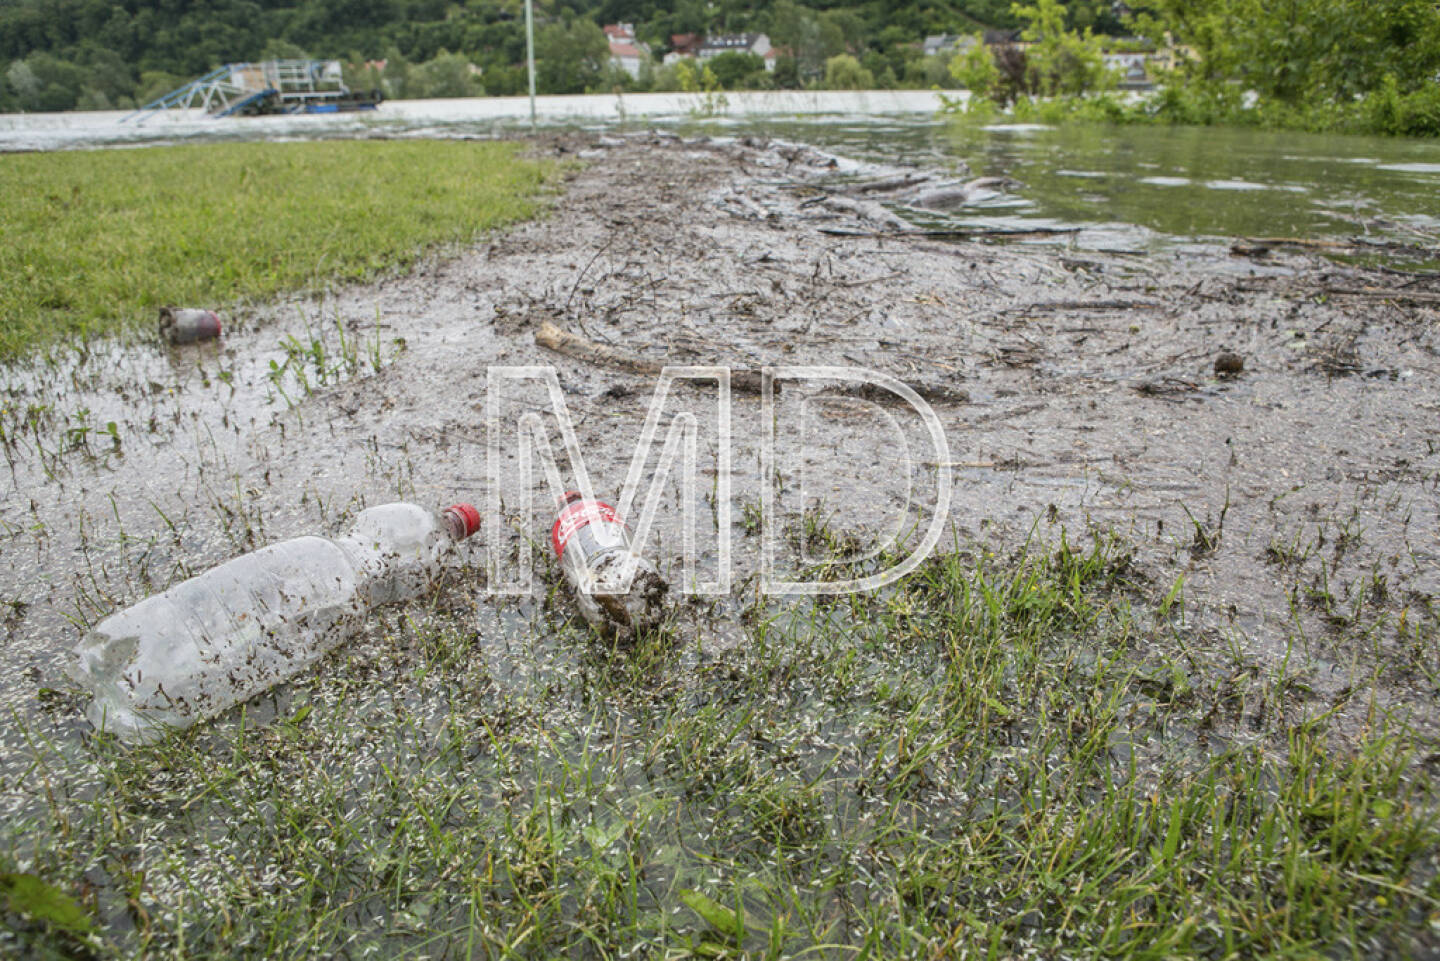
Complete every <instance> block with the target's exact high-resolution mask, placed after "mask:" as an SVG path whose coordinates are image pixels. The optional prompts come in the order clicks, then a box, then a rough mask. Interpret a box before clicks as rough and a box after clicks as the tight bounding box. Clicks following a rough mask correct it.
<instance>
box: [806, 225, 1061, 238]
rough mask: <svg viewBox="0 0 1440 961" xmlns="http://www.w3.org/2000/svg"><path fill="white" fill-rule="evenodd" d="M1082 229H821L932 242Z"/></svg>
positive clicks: (834, 233) (841, 234)
mask: <svg viewBox="0 0 1440 961" xmlns="http://www.w3.org/2000/svg"><path fill="white" fill-rule="evenodd" d="M1080 230H1081V228H1080V227H1035V228H1029V229H1026V230H1010V229H1008V228H990V227H976V228H974V229H970V228H954V229H946V230H888V231H887V230H847V229H844V228H840V227H821V228H820V233H822V234H826V235H828V236H831V237H881V238H892V237H893V238H895V239H897V240H906V239H917V240H919V239H930V240H975V239H981V240H983V239H984V238H986V237H1003V238H1005V239H1007V240H1022V239H1025V238H1033V237H1049V236H1052V235H1055V234H1074V233H1079V232H1080Z"/></svg>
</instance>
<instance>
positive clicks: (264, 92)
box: [121, 60, 380, 123]
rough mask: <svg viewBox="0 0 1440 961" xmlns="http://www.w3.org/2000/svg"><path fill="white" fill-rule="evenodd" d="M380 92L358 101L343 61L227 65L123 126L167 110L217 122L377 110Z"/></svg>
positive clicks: (145, 109)
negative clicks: (205, 115)
mask: <svg viewBox="0 0 1440 961" xmlns="http://www.w3.org/2000/svg"><path fill="white" fill-rule="evenodd" d="M379 100H380V97H379V94H378V92H375V93H373V94H371V95H356V94H353V93H351V91H350V90H349V89H348V88H347V87H346V86H345V83H344V80H343V78H342V76H341V68H340V61H338V60H265V61H261V62H260V63H227V64H226V65H225V66H223V67H219V68H217V69H215V70H212V71H211V72H209V73H207V74H206V75H205V76H203V77H200V78H198V79H196V80H192V81H190V82H189V83H187V84H185V85H184V86H183V87H179V88H177V89H175V90H172V91H170V92H169V93H167V94H166V95H165V96H163V97H160V98H158V99H156V100H154V101H152V102H150V103H148V104H146V105H145V106H143V107H141V108H140V109H139V110H136V111H135V112H134V113H132V114H130V115H129V116H127V117H125V118H124V120H122V121H121V122H122V123H124V122H127V121H130V120H134V121H136V123H144V122H145V121H146V120H148V119H149V118H150V117H153V116H155V115H156V114H159V113H163V112H164V111H166V110H194V109H200V110H204V111H205V112H206V113H208V114H210V115H211V116H212V117H230V116H234V115H237V114H256V113H334V112H337V111H340V110H364V109H369V108H373V107H374V106H375V104H376V103H378V102H379Z"/></svg>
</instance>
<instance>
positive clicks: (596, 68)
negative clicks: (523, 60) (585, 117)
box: [535, 18, 610, 93]
mask: <svg viewBox="0 0 1440 961" xmlns="http://www.w3.org/2000/svg"><path fill="white" fill-rule="evenodd" d="M609 60H610V41H608V40H606V39H605V34H604V33H603V32H602V31H601V30H600V28H599V27H598V26H596V25H595V22H594V21H593V20H582V19H579V18H576V19H574V20H571V21H570V22H569V23H552V24H550V25H548V26H546V27H545V28H543V29H542V30H540V31H538V32H537V33H536V36H535V83H536V85H537V86H538V87H539V89H540V92H541V93H584V92H585V91H586V90H589V89H593V88H595V87H596V86H598V85H599V83H600V78H601V74H602V73H603V72H604V70H605V65H606V64H607V63H608V62H609Z"/></svg>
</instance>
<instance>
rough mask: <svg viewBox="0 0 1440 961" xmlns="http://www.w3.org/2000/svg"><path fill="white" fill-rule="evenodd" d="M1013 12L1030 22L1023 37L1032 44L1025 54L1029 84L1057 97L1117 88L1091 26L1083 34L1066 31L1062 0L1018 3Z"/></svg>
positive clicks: (1043, 93) (1040, 91)
mask: <svg viewBox="0 0 1440 961" xmlns="http://www.w3.org/2000/svg"><path fill="white" fill-rule="evenodd" d="M1011 9H1012V10H1013V11H1014V13H1015V15H1016V16H1017V17H1021V18H1023V19H1024V20H1026V21H1027V25H1026V27H1025V29H1024V30H1023V31H1022V32H1021V36H1022V37H1023V38H1024V39H1026V40H1028V41H1030V42H1031V44H1032V46H1031V47H1030V48H1029V49H1027V50H1026V51H1025V60H1026V68H1027V71H1028V74H1029V78H1028V79H1029V84H1030V86H1031V88H1032V89H1034V90H1035V91H1036V92H1038V93H1040V94H1041V95H1043V96H1055V95H1057V94H1080V93H1085V92H1086V91H1089V90H1103V89H1105V88H1107V87H1112V86H1114V80H1113V78H1112V76H1111V74H1110V71H1109V70H1107V69H1106V67H1105V59H1104V56H1103V55H1102V53H1101V50H1100V41H1099V39H1098V38H1096V36H1095V35H1094V34H1093V33H1092V32H1091V30H1090V28H1088V27H1087V28H1086V29H1085V32H1084V33H1083V34H1077V33H1075V32H1074V31H1073V30H1068V29H1066V26H1065V8H1064V7H1063V6H1061V4H1060V0H1037V2H1036V3H1035V4H1034V5H1028V4H1019V3H1017V4H1015V6H1014V7H1012V8H1011Z"/></svg>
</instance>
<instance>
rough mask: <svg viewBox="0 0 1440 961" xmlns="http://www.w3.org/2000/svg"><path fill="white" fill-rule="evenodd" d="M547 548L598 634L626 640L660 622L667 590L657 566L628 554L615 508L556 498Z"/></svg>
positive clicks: (575, 495)
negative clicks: (557, 503)
mask: <svg viewBox="0 0 1440 961" xmlns="http://www.w3.org/2000/svg"><path fill="white" fill-rule="evenodd" d="M560 504H561V507H560V516H559V517H557V518H555V526H554V527H552V528H551V529H550V546H551V547H552V548H554V550H555V556H556V557H557V558H559V559H560V567H561V569H562V570H563V571H564V572H565V580H566V581H568V582H569V584H570V589H571V590H572V591H574V592H575V602H576V604H578V605H579V607H580V613H581V614H582V615H584V617H585V620H587V621H589V622H590V623H591V624H592V625H594V626H595V627H596V628H598V629H599V630H600V631H601V633H603V634H607V635H610V636H613V637H617V638H619V639H622V640H630V639H633V638H634V637H635V635H636V634H637V633H641V632H644V631H647V630H649V629H650V628H652V627H654V626H655V625H656V624H658V623H659V622H660V618H661V617H663V616H664V613H665V609H664V600H665V592H666V591H668V590H669V589H670V585H669V584H667V583H665V579H664V578H663V577H661V576H660V571H659V570H657V569H656V567H655V565H654V564H652V563H651V562H650V561H648V560H646V559H645V558H643V557H640V556H639V555H637V554H636V553H635V552H634V551H632V550H631V549H630V537H629V535H628V534H626V532H625V522H624V521H622V520H621V519H620V518H619V517H618V516H617V515H616V513H615V508H613V507H611V506H610V505H609V504H606V503H604V502H602V501H587V500H585V499H584V498H583V497H581V495H580V494H579V493H578V492H576V491H570V492H568V493H567V494H565V495H564V496H563V497H561V498H560Z"/></svg>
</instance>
